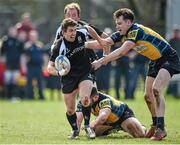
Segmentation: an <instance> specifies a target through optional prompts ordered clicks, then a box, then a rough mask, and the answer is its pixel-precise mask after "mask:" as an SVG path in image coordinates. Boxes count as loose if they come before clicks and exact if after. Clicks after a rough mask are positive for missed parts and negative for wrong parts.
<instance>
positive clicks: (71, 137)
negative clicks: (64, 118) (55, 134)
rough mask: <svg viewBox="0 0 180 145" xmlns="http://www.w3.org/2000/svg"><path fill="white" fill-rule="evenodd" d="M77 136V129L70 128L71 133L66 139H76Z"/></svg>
mask: <svg viewBox="0 0 180 145" xmlns="http://www.w3.org/2000/svg"><path fill="white" fill-rule="evenodd" d="M78 138H79V130H72V131H71V134H70V135H69V136H68V139H78Z"/></svg>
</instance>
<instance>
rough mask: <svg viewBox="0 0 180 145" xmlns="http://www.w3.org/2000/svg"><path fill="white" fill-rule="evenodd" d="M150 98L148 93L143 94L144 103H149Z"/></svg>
mask: <svg viewBox="0 0 180 145" xmlns="http://www.w3.org/2000/svg"><path fill="white" fill-rule="evenodd" d="M151 96H152V94H150V93H145V94H144V99H145V101H146V102H151Z"/></svg>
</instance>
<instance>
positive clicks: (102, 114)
mask: <svg viewBox="0 0 180 145" xmlns="http://www.w3.org/2000/svg"><path fill="white" fill-rule="evenodd" d="M110 114H111V109H110V108H103V109H101V110H100V111H99V115H98V116H97V118H96V119H95V120H94V121H92V122H91V124H90V126H91V127H92V128H96V126H98V125H102V124H103V123H105V122H106V120H107V119H108V117H109V115H110Z"/></svg>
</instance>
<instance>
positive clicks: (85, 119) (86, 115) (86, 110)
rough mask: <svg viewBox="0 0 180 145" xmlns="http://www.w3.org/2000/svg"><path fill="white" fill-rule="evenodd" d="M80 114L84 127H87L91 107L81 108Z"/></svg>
mask: <svg viewBox="0 0 180 145" xmlns="http://www.w3.org/2000/svg"><path fill="white" fill-rule="evenodd" d="M82 113H83V116H84V126H85V127H88V126H89V122H90V117H91V105H90V106H88V107H84V106H82Z"/></svg>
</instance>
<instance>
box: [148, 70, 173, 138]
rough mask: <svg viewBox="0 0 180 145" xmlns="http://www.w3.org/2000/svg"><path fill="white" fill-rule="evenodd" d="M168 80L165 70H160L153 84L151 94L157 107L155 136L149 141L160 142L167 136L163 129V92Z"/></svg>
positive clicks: (169, 77) (167, 73)
mask: <svg viewBox="0 0 180 145" xmlns="http://www.w3.org/2000/svg"><path fill="white" fill-rule="evenodd" d="M170 79H171V76H170V74H169V72H168V71H167V70H166V69H160V71H159V73H158V75H157V77H156V79H155V81H154V84H153V93H154V96H155V98H156V107H157V128H156V132H155V134H154V135H153V136H152V137H151V140H161V139H163V138H164V137H166V135H167V133H166V131H165V129H164V113H165V99H164V96H163V91H164V88H165V87H166V86H167V85H168V83H169V81H170Z"/></svg>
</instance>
